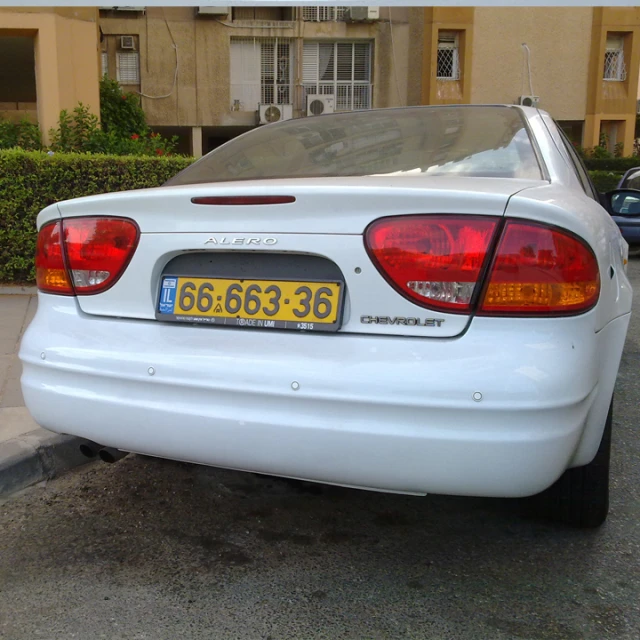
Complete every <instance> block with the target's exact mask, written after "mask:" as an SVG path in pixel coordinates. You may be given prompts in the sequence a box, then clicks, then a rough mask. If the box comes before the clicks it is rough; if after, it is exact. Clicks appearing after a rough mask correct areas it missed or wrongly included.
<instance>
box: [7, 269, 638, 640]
mask: <svg viewBox="0 0 640 640" xmlns="http://www.w3.org/2000/svg"><path fill="white" fill-rule="evenodd" d="M630 274H631V277H632V282H633V283H634V285H635V288H636V291H640V262H638V261H635V262H633V263H632V264H631V265H630ZM634 306H635V307H636V310H635V317H634V318H633V319H632V323H631V329H630V333H629V336H628V339H627V345H626V349H625V355H624V358H623V362H622V368H621V371H620V375H619V382H618V387H617V392H616V393H617V395H616V413H615V419H614V422H615V424H614V444H613V477H614V479H613V489H612V510H611V515H610V519H609V521H608V522H607V524H606V525H605V526H604V527H603V528H602V529H600V530H599V531H596V532H590V533H589V532H588V533H585V532H580V531H574V530H567V529H561V528H556V527H554V526H551V525H548V524H544V523H538V522H534V521H529V520H525V519H522V518H521V517H520V514H519V511H518V509H517V505H516V504H515V503H513V502H511V501H501V500H478V499H466V498H464V499H463V498H451V497H442V496H429V497H426V498H412V497H398V496H391V495H380V494H374V493H368V492H361V491H352V490H342V489H337V488H326V487H318V486H315V485H304V484H295V483H289V482H285V481H281V480H274V479H270V478H262V477H257V476H253V475H248V474H240V473H235V472H228V471H220V470H215V469H208V468H203V467H197V466H192V465H186V464H176V463H171V462H166V461H160V460H152V459H148V458H141V457H133V456H129V457H128V458H126V459H125V460H123V461H121V462H119V463H117V464H115V465H105V464H103V463H97V464H95V465H90V466H88V467H85V468H82V469H81V470H78V471H76V472H73V473H71V474H69V475H67V476H65V477H63V478H60V479H58V480H56V481H53V482H50V483H49V484H48V485H47V486H39V487H34V488H32V489H29V490H27V491H26V492H24V493H23V494H21V495H19V496H15V497H13V498H12V499H10V500H9V501H6V502H5V503H4V504H2V505H0V638H3V639H4V638H7V639H11V640H14V639H15V640H23V639H24V640H26V639H28V640H34V639H44V640H58V639H60V640H67V639H71V638H77V639H80V640H84V639H97V638H109V639H112V638H113V639H115V638H123V639H124V638H126V639H127V640H129V639H131V640H133V639H149V640H164V639H168V640H169V639H170V640H175V639H190V638H211V639H216V640H225V639H227V638H234V639H235V638H238V639H245V638H247V639H266V638H270V639H271V640H284V639H296V640H306V639H315V638H331V639H338V638H339V639H374V638H375V639H382V638H385V639H387V638H388V639H396V638H425V639H426V638H428V639H436V638H437V639H458V638H460V639H470V640H482V639H490V640H506V639H512V638H518V639H519V638H525V639H530V640H550V639H556V638H558V639H562V640H578V639H583V638H584V639H593V640H604V639H607V638H620V639H623V638H624V639H627V638H628V639H633V640H637V639H638V638H640V525H639V522H640V499H639V498H640V438H639V436H638V432H637V428H638V405H639V402H640V381H639V377H638V374H637V368H638V367H637V365H638V362H639V361H640V313H638V312H639V311H640V296H639V297H638V298H636V302H635V305H634Z"/></svg>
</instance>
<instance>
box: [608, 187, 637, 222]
mask: <svg viewBox="0 0 640 640" xmlns="http://www.w3.org/2000/svg"><path fill="white" fill-rule="evenodd" d="M605 202H606V204H607V208H608V209H609V212H610V213H611V215H613V216H640V190H637V189H615V190H614V191H609V193H607V194H605Z"/></svg>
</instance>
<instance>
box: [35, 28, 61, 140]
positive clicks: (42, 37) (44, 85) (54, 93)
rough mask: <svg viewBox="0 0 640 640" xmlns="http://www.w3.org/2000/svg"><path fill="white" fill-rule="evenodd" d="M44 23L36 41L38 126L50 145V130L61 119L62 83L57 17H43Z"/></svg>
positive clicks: (43, 137)
mask: <svg viewBox="0 0 640 640" xmlns="http://www.w3.org/2000/svg"><path fill="white" fill-rule="evenodd" d="M42 22H44V24H41V25H40V27H39V29H38V32H37V34H36V36H35V39H34V47H35V62H36V94H37V97H38V98H37V99H38V107H37V108H38V124H39V125H40V131H41V132H42V141H43V143H44V144H45V145H48V144H49V143H50V142H51V140H50V137H49V130H50V129H55V128H56V127H57V125H58V119H59V117H60V109H61V106H60V82H59V78H58V47H57V42H56V29H55V16H42Z"/></svg>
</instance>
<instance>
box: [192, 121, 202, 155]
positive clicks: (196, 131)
mask: <svg viewBox="0 0 640 640" xmlns="http://www.w3.org/2000/svg"><path fill="white" fill-rule="evenodd" d="M191 155H192V156H193V157H194V158H200V157H202V127H191Z"/></svg>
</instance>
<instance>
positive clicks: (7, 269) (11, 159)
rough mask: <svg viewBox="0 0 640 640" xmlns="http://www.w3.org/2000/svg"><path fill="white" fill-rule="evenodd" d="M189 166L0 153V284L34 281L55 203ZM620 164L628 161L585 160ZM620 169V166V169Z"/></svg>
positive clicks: (148, 181)
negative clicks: (39, 244)
mask: <svg viewBox="0 0 640 640" xmlns="http://www.w3.org/2000/svg"><path fill="white" fill-rule="evenodd" d="M191 162H193V159H192V158H184V157H180V156H175V157H169V158H166V157H165V158H150V157H134V156H102V155H83V154H64V153H56V154H54V155H53V156H49V155H47V154H46V153H42V152H37V151H33V152H25V151H20V150H4V151H3V150H0V282H14V283H31V282H33V281H34V267H33V256H34V253H35V244H36V216H37V215H38V213H39V212H40V210H41V209H44V207H46V206H47V205H50V204H52V203H54V202H58V201H60V200H67V199H69V198H78V197H81V196H89V195H94V194H98V193H108V192H113V191H127V190H129V189H143V188H146V187H157V186H159V185H161V184H162V183H163V182H165V181H166V180H168V179H169V178H170V177H171V176H174V175H175V174H176V173H178V171H181V170H182V169H184V168H185V167H186V166H188V165H189V164H190V163H191ZM621 162H626V163H627V165H628V166H635V165H634V164H633V163H630V162H629V159H628V158H614V159H612V160H602V161H601V160H597V161H596V160H589V161H588V164H589V165H590V168H591V167H593V166H594V163H618V164H620V163H621ZM625 167H626V165H625ZM624 170H625V169H624V168H618V167H616V168H614V169H608V170H604V169H603V170H593V171H591V177H592V178H593V181H594V183H595V185H596V187H597V188H598V190H599V191H602V192H606V191H610V190H611V189H614V188H615V187H616V185H617V183H618V181H619V180H620V178H621V177H622V174H623V172H624Z"/></svg>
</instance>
